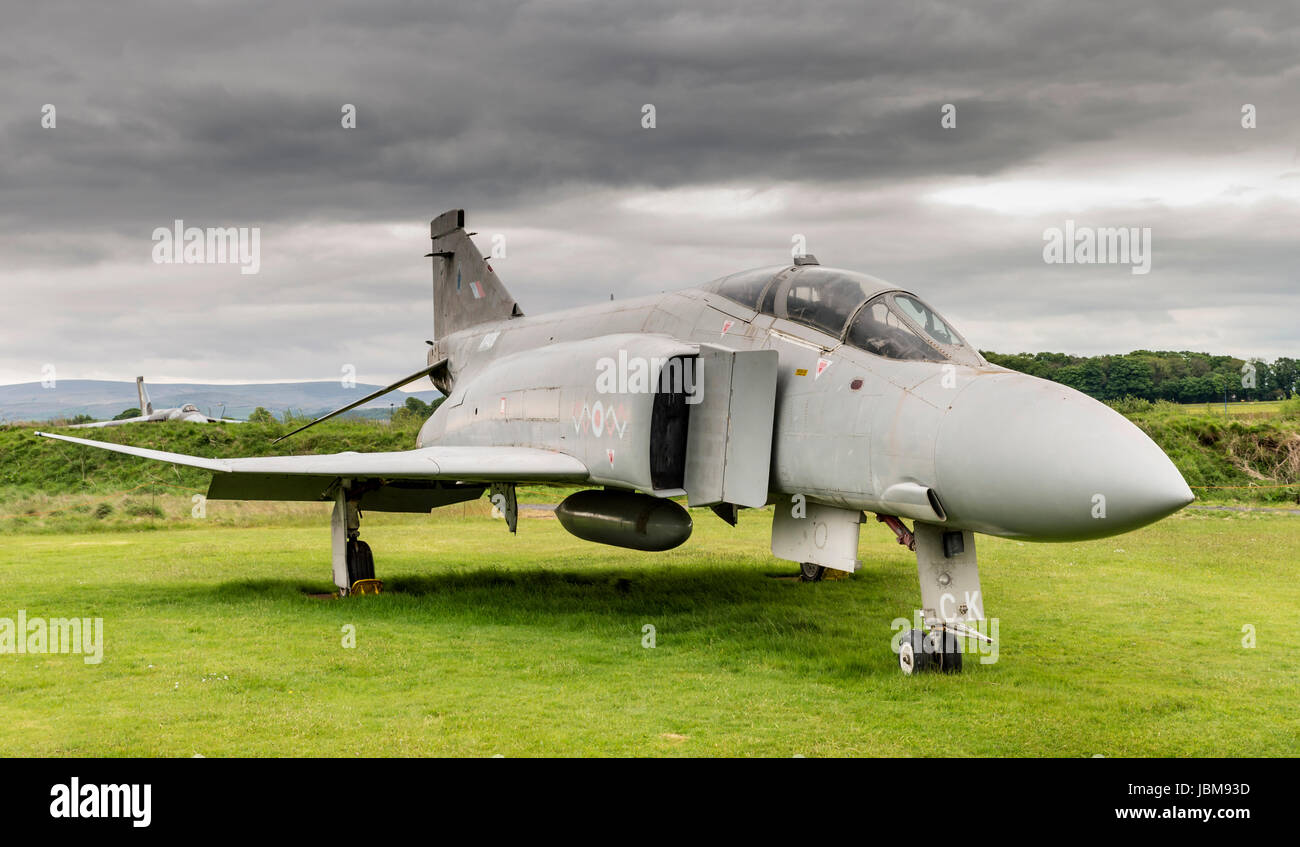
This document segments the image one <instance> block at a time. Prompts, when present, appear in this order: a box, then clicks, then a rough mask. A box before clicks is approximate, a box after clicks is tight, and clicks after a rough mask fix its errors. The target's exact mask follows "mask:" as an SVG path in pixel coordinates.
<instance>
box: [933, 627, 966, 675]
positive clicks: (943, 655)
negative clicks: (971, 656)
mask: <svg viewBox="0 0 1300 847" xmlns="http://www.w3.org/2000/svg"><path fill="white" fill-rule="evenodd" d="M941 638H942V640H941V641H940V646H941V648H942V651H941V652H939V653H936V654H935V658H936V659H938V660H939V663H940V664H939V669H940V670H942V671H943V672H944V673H961V650H960V649H958V644H957V636H956V635H955V634H953V633H951V632H947V631H944V632H942V633H941Z"/></svg>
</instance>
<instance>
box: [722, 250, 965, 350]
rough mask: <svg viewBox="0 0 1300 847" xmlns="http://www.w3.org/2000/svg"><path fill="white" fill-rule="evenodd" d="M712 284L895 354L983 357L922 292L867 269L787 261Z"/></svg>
mask: <svg viewBox="0 0 1300 847" xmlns="http://www.w3.org/2000/svg"><path fill="white" fill-rule="evenodd" d="M704 288H705V290H706V291H712V292H715V293H717V294H721V295H722V296H723V297H726V298H728V299H730V300H735V301H736V302H737V303H741V304H743V305H745V306H748V307H749V308H751V309H754V310H755V311H758V312H762V313H763V314H766V315H772V316H774V317H778V318H785V319H787V320H791V321H794V322H796V323H801V324H804V325H805V326H810V327H812V328H813V329H816V330H820V331H821V332H824V333H826V334H827V335H830V336H833V337H835V338H838V339H840V341H841V342H843V343H845V344H848V345H850V346H852V347H856V348H858V349H859V350H865V351H867V352H868V353H874V354H876V355H877V356H884V357H885V358H887V359H903V360H911V361H925V362H948V361H952V362H958V363H961V364H967V365H980V364H983V360H982V359H981V358H980V355H979V354H978V353H977V352H975V351H974V349H972V348H971V347H970V346H969V345H968V344H967V343H966V342H965V340H964V339H962V337H961V336H960V335H958V334H957V331H956V330H954V329H953V328H952V327H950V326H949V325H948V323H947V322H946V321H945V320H943V318H941V317H939V315H938V313H937V312H935V311H934V310H933V309H931V308H930V307H929V306H927V305H925V303H923V302H922V301H921V300H920V299H919V298H917V297H916V296H914V295H912V294H908V293H907V292H904V291H899V290H898V289H896V288H894V287H893V286H891V285H889V283H887V282H885V281H883V280H880V279H876V278H875V277H872V276H867V275H866V274H860V273H854V272H852V271H842V270H837V269H835V268H823V267H821V266H820V265H807V264H805V265H794V266H789V265H787V266H784V267H780V268H758V269H755V270H751V271H741V272H740V273H736V274H732V275H731V276H725V277H723V278H722V279H719V280H715V281H714V282H711V283H709V284H708V285H706V286H704Z"/></svg>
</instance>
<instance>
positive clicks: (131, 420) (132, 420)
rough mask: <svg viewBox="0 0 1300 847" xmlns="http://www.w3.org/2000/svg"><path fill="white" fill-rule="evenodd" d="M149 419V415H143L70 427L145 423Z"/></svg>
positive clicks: (97, 427) (83, 427)
mask: <svg viewBox="0 0 1300 847" xmlns="http://www.w3.org/2000/svg"><path fill="white" fill-rule="evenodd" d="M147 420H149V416H148V415H141V416H140V417H138V418H122V420H120V421H95V422H94V423H84V424H73V425H72V426H70V427H68V429H99V428H100V427H105V426H121V425H122V424H133V423H144V422H145V421H147Z"/></svg>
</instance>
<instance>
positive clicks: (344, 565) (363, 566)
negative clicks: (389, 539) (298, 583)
mask: <svg viewBox="0 0 1300 847" xmlns="http://www.w3.org/2000/svg"><path fill="white" fill-rule="evenodd" d="M348 483H349V481H348V480H344V481H343V482H342V483H340V485H339V488H338V491H337V492H335V494H334V514H333V515H332V516H331V518H330V535H331V542H332V543H331V547H332V550H333V559H334V584H335V585H336V586H338V589H339V596H340V597H346V596H348V595H349V594H378V593H379V587H380V582H379V580H377V579H375V555H374V553H372V552H370V545H369V544H367V543H366V542H364V541H362V540H361V538H360V537H359V536H360V535H361V509H360V508H359V503H360V493H359V492H355V491H353V490H352V489H351V487H350V486H349V484H348Z"/></svg>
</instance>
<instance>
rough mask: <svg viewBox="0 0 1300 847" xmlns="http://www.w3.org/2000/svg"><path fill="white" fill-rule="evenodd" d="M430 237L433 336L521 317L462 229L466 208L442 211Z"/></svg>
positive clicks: (490, 267) (508, 293)
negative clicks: (431, 248) (431, 246)
mask: <svg viewBox="0 0 1300 847" xmlns="http://www.w3.org/2000/svg"><path fill="white" fill-rule="evenodd" d="M429 235H430V237H431V238H432V239H433V252H432V253H430V254H429V255H430V256H432V257H433V337H434V338H443V337H444V336H447V335H450V334H451V333H453V332H457V331H459V330H462V329H466V328H468V327H471V326H474V325H476V324H481V323H485V322H487V321H496V320H500V319H502V318H514V317H522V316H523V314H524V313H523V312H522V311H520V309H519V304H518V303H516V302H515V298H513V297H511V296H510V292H509V291H506V287H505V286H504V285H502V284H501V280H500V279H498V278H497V275H496V271H494V270H492V266H491V265H490V264H488V263H487V261H485V260H484V258H483V254H482V253H480V252H479V251H478V248H477V247H475V246H474V242H473V241H470V239H469V234H468V233H466V232H465V210H464V209H452V210H451V211H450V212H443V213H442V214H441V215H439V216H438V217H436V218H434V219H433V222H432V223H431V224H430V225H429Z"/></svg>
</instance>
